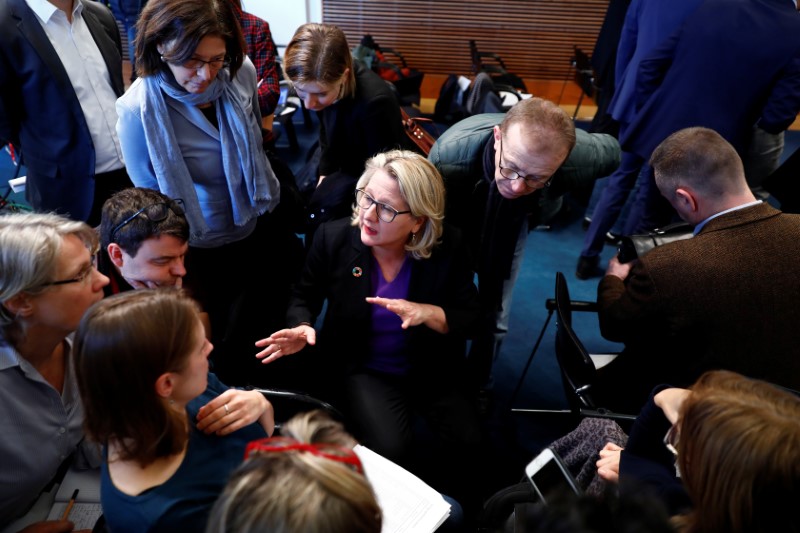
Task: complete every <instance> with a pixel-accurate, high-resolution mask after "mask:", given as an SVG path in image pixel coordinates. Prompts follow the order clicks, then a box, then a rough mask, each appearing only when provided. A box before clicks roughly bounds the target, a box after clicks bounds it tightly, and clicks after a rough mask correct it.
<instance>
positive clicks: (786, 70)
mask: <svg viewBox="0 0 800 533" xmlns="http://www.w3.org/2000/svg"><path fill="white" fill-rule="evenodd" d="M636 83H637V86H636V93H637V94H636V101H637V109H638V110H639V111H638V113H637V114H636V116H635V117H634V118H633V120H632V122H631V124H630V126H629V127H628V128H627V129H626V131H625V133H624V135H623V137H622V138H621V139H620V144H621V145H622V148H623V149H624V150H627V151H629V152H633V153H636V154H639V155H640V156H642V157H643V158H649V157H650V154H651V153H652V151H653V149H655V147H656V146H658V144H659V143H660V142H661V141H663V140H664V139H665V138H666V137H667V136H669V135H670V134H672V133H674V132H676V131H678V130H680V129H682V128H686V127H690V126H705V127H707V128H711V129H713V130H715V131H717V132H718V133H719V134H720V135H722V136H723V137H724V138H725V139H727V140H728V141H729V142H730V143H731V144H733V146H734V147H735V148H736V149H737V150H738V151H739V153H744V151H743V150H744V149H746V148H747V146H748V145H749V142H750V136H751V132H752V128H753V125H754V124H756V123H757V122H758V124H759V126H760V127H761V128H762V129H764V130H765V131H768V132H770V133H777V132H780V131H783V130H784V129H786V128H787V127H788V126H789V125H790V124H791V123H792V121H793V120H794V118H795V117H796V115H797V113H798V111H800V13H798V12H797V10H796V8H795V5H794V3H793V2H792V0H707V1H706V2H704V3H703V4H702V5H701V6H700V7H698V8H697V10H695V11H694V13H692V14H691V15H690V16H689V17H688V18H687V19H686V21H685V23H684V25H683V27H682V28H681V30H679V31H678V32H677V33H676V34H674V35H673V37H672V38H670V39H668V40H667V41H666V42H664V43H663V44H662V45H659V46H658V47H657V48H656V49H655V50H653V52H652V53H651V54H650V55H648V56H647V57H646V58H645V59H644V60H643V61H642V62H641V63H640V66H639V72H638V76H637V80H636Z"/></svg>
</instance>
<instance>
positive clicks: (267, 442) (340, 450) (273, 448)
mask: <svg viewBox="0 0 800 533" xmlns="http://www.w3.org/2000/svg"><path fill="white" fill-rule="evenodd" d="M260 452H299V453H302V452H307V453H310V454H312V455H316V456H317V457H324V458H325V459H330V460H331V461H336V462H339V463H342V464H344V465H346V466H348V467H350V468H352V469H353V470H355V471H356V472H358V473H360V474H363V473H364V467H363V466H362V465H361V460H360V459H359V458H358V455H356V452H354V451H353V450H351V449H350V448H345V447H342V446H337V445H335V444H306V443H304V442H298V441H296V440H294V439H291V438H288V437H270V438H267V439H259V440H254V441H252V442H251V443H249V444H248V445H247V448H246V449H245V452H244V457H245V459H246V458H248V457H250V456H251V455H252V454H254V453H260Z"/></svg>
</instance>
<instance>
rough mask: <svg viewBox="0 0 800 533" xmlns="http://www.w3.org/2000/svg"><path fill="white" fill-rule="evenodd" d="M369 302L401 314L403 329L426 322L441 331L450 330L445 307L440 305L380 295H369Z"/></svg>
mask: <svg viewBox="0 0 800 533" xmlns="http://www.w3.org/2000/svg"><path fill="white" fill-rule="evenodd" d="M367 303H371V304H373V305H379V306H381V307H383V308H384V309H386V310H387V311H391V312H392V313H394V314H396V315H397V316H399V317H400V320H402V321H403V323H402V324H401V325H400V327H401V328H403V329H408V328H410V327H411V326H419V325H420V324H425V325H426V326H428V327H429V328H431V329H432V330H434V331H437V332H439V333H447V331H448V327H447V318H446V317H445V315H444V309H442V308H441V307H439V306H438V305H431V304H418V303H416V302H409V301H408V300H402V299H392V298H380V297H378V296H370V297H368V298H367Z"/></svg>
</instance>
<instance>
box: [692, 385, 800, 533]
mask: <svg viewBox="0 0 800 533" xmlns="http://www.w3.org/2000/svg"><path fill="white" fill-rule="evenodd" d="M678 427H679V428H680V439H679V441H678V443H677V447H678V466H679V468H680V471H681V479H682V481H683V483H684V485H685V486H686V490H687V492H688V494H689V497H690V498H691V500H692V503H693V510H692V511H691V512H689V513H688V514H686V515H684V516H681V517H679V518H677V519H676V524H677V525H679V526H681V527H682V528H683V531H686V532H692V533H694V532H710V531H730V532H739V531H759V532H767V531H798V526H797V524H798V520H797V511H796V509H795V506H796V505H797V502H798V501H800V398H798V397H797V396H795V395H794V394H791V393H789V392H786V391H784V390H780V389H778V388H777V387H775V386H773V385H770V384H769V383H766V382H763V381H759V380H755V379H749V378H746V377H744V376H741V375H739V374H735V373H733V372H727V371H715V372H708V373H706V374H704V375H703V376H701V377H700V379H699V380H698V381H697V383H696V384H695V385H693V386H692V394H691V395H690V396H689V397H688V398H687V399H686V401H685V402H684V404H683V406H682V409H681V414H680V419H679V420H678ZM791 524H795V525H794V526H791Z"/></svg>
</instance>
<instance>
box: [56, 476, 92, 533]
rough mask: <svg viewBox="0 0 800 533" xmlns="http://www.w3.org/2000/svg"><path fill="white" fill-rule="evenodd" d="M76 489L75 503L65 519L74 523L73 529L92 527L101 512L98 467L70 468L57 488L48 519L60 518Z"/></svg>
mask: <svg viewBox="0 0 800 533" xmlns="http://www.w3.org/2000/svg"><path fill="white" fill-rule="evenodd" d="M75 489H78V496H77V497H76V498H75V505H73V506H72V510H70V512H69V516H68V517H67V520H70V521H72V522H73V523H74V524H75V529H76V530H79V529H92V528H93V527H94V524H95V523H96V522H97V519H98V518H100V515H102V514H103V508H102V507H101V506H100V469H99V468H98V469H94V470H75V469H70V470H69V471H67V475H66V476H64V481H63V482H62V483H61V486H60V487H59V488H58V492H57V493H56V500H55V502H54V503H53V507H51V508H50V514H49V515H47V519H48V520H61V517H62V516H63V515H64V510H65V509H66V508H67V505H68V504H69V500H70V498H71V497H72V494H73V493H74V492H75Z"/></svg>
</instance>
